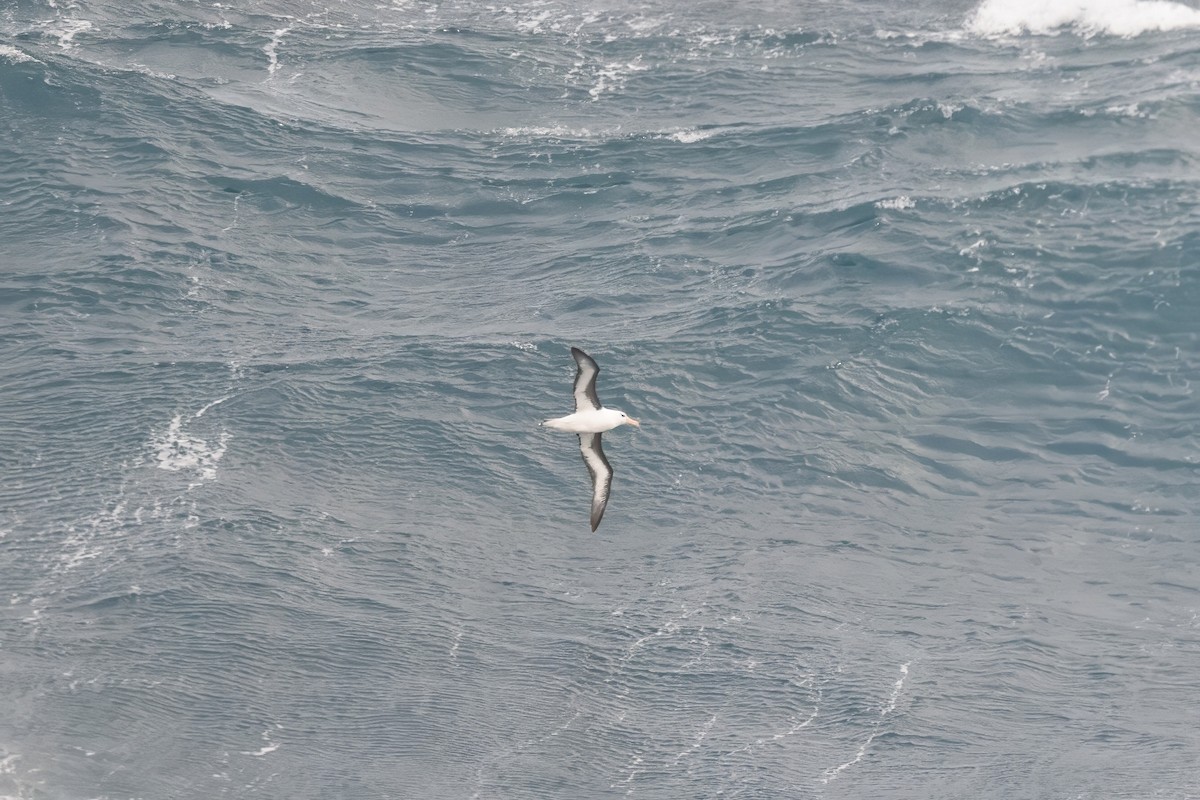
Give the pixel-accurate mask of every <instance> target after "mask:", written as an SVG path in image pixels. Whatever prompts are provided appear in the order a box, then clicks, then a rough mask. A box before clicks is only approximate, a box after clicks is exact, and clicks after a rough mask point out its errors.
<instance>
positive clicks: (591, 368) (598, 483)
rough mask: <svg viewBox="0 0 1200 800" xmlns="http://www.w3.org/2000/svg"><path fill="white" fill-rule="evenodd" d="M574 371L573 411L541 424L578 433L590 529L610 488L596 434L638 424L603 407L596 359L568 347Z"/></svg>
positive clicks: (609, 467)
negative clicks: (589, 501)
mask: <svg viewBox="0 0 1200 800" xmlns="http://www.w3.org/2000/svg"><path fill="white" fill-rule="evenodd" d="M571 357H572V358H574V359H575V364H576V366H577V367H578V370H577V371H576V372H575V389H574V394H575V413H574V414H567V415H566V416H565V417H557V418H555V419H548V420H546V421H545V422H543V423H542V425H544V426H545V427H547V428H553V429H554V430H556V431H567V432H568V433H576V434H579V452H580V454H581V455H582V456H583V463H584V464H585V465H586V466H587V471H588V475H590V476H591V478H592V520H591V521H592V530H593V531H594V530H596V526H597V525H599V524H600V519H601V518H602V517H603V516H604V508H605V507H606V506H607V505H608V493H609V490H610V489H611V488H612V477H613V469H612V465H611V464H609V463H608V459H607V458H605V457H604V448H603V447H601V446H600V434H602V433H604V432H605V431H611V430H612V429H613V428H619V427H621V426H622V425H632V426H633V427H635V428H638V427H641V426H640V425H639V424H638V421H637V420H636V419H634V418H633V417H631V416H628V415H627V414H626V413H625V412H624V411H618V410H617V409H615V408H605V407H604V406H602V405H601V404H600V398H599V397H597V396H596V376H597V375H598V374H600V367H599V366H598V365H597V364H596V360H595V359H593V358H592V357H591V356H589V355H588V354H587V353H585V352H583V351H582V350H580V349H579V348H578V347H572V348H571Z"/></svg>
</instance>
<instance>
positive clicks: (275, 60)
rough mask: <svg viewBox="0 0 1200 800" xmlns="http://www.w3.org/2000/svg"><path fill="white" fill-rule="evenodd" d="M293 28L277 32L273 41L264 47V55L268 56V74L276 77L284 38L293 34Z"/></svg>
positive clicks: (272, 38) (281, 29)
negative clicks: (280, 46)
mask: <svg viewBox="0 0 1200 800" xmlns="http://www.w3.org/2000/svg"><path fill="white" fill-rule="evenodd" d="M291 30H292V29H291V28H280V29H279V30H277V31H275V33H274V35H272V37H271V41H270V42H268V43H267V44H266V46H264V47H263V53H265V54H266V56H267V74H268V75H274V74H275V71H276V70H278V69H279V45H280V44H281V43H282V42H283V37H284V36H286V35H287V34H288V33H290V32H291Z"/></svg>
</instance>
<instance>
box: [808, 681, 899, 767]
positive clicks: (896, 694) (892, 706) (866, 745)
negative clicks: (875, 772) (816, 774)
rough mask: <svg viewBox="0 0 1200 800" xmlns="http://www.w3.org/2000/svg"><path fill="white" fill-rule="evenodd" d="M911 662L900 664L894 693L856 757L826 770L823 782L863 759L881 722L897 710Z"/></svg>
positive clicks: (877, 733)
mask: <svg viewBox="0 0 1200 800" xmlns="http://www.w3.org/2000/svg"><path fill="white" fill-rule="evenodd" d="M909 663H911V662H905V663H904V664H901V665H900V677H899V678H897V679H896V682H895V683H894V684H892V695H891V697H889V698H888V701H887V704H886V705H884V707H883V708H882V709H880V711H879V717H878V718H876V719H875V721H874V722H872V723H871V735H870V736H868V737H867V739H866V741H865V742H863V743H862V745H860V746H859V748H858V752H857V753H855V754H854V758H852V759H850V760H849V761H847V762H845V763H844V764H840V765H838V766H836V767H833V768H832V769H827V770H825V774H824V775H823V776H822V777H821V782H822V783H829V782H830V781H833V780H836V779H837V777H838V775H841V774H842V773H843V772H845V771H846V770H848V769H850V767H852V766H854V765H855V764H857V763H858V762H860V761H862V760H863V756H865V755H866V754H867V748H869V747H870V746H871V742H873V741H875V737H876V736H878V735H879V726H880V724H881V723H882V722H883V720H884V719H885V718H886V717H887V715H888V714H891V713H892V712H893V711H895V710H896V703H897V701H898V700H899V699H900V692H901V691H903V690H904V681H905V679H907V678H908V665H909Z"/></svg>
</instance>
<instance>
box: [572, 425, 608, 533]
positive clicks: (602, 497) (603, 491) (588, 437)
mask: <svg viewBox="0 0 1200 800" xmlns="http://www.w3.org/2000/svg"><path fill="white" fill-rule="evenodd" d="M579 452H580V453H582V454H583V463H584V464H585V465H587V470H588V475H591V476H592V517H591V522H592V531H593V532H595V530H596V528H598V527H600V520H601V519H603V517H604V509H605V507H606V506H607V505H608V494H609V492H610V491H611V490H612V478H613V468H612V465H611V464H609V463H608V459H607V458H605V457H604V449H603V448H602V447H601V446H600V434H598V433H581V434H579Z"/></svg>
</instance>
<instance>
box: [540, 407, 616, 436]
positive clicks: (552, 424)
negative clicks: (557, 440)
mask: <svg viewBox="0 0 1200 800" xmlns="http://www.w3.org/2000/svg"><path fill="white" fill-rule="evenodd" d="M542 424H543V425H545V426H546V427H547V428H553V429H554V430H556V431H567V432H568V433H604V432H605V431H611V430H612V429H613V428H618V427H620V426H621V425H628V424H633V425H637V423H636V422H634V421H633V420H631V419H630V418H629V417H627V416H626V415H625V412H623V411H618V410H617V409H615V408H604V407H600V408H589V409H585V410H583V411H576V412H575V413H574V414H568V415H567V416H565V417H558V418H557V419H548V420H546V421H545V422H543V423H542Z"/></svg>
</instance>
